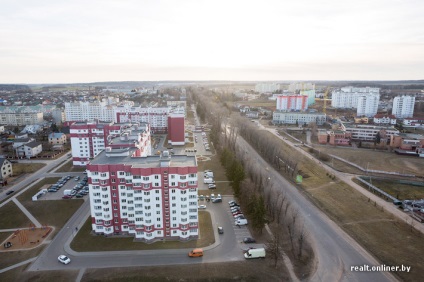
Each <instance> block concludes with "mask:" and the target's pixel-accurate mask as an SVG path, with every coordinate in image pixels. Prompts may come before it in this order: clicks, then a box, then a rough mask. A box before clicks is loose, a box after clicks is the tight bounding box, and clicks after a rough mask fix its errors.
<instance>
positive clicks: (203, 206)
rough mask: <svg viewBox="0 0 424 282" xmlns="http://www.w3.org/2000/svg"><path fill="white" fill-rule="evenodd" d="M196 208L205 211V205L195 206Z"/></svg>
mask: <svg viewBox="0 0 424 282" xmlns="http://www.w3.org/2000/svg"><path fill="white" fill-rule="evenodd" d="M197 208H198V209H199V210H200V209H202V210H204V209H206V205H200V206H197Z"/></svg>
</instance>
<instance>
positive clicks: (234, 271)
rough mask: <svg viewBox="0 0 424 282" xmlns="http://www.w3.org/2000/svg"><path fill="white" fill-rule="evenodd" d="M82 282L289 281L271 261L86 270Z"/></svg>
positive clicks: (283, 272)
mask: <svg viewBox="0 0 424 282" xmlns="http://www.w3.org/2000/svg"><path fill="white" fill-rule="evenodd" d="M81 281H171V282H172V281H174V282H177V281H244V282H256V281H289V276H288V275H287V274H286V273H285V271H281V270H278V269H275V268H274V267H273V266H272V265H271V263H270V262H269V261H268V260H246V261H241V262H226V263H207V264H192V265H190V266H184V265H182V266H180V265H175V266H157V267H137V268H112V269H95V270H91V269H89V270H87V272H86V273H85V275H84V276H83V278H82V280H81Z"/></svg>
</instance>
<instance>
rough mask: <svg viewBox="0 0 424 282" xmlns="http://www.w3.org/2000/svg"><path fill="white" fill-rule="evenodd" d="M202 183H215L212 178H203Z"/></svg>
mask: <svg viewBox="0 0 424 282" xmlns="http://www.w3.org/2000/svg"><path fill="white" fill-rule="evenodd" d="M203 183H205V184H215V181H214V180H213V178H205V179H204V180H203Z"/></svg>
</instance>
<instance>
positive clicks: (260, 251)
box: [244, 248, 265, 259]
mask: <svg viewBox="0 0 424 282" xmlns="http://www.w3.org/2000/svg"><path fill="white" fill-rule="evenodd" d="M264 257H265V249H264V248H257V249H249V250H247V252H245V253H244V258H246V259H253V258H264Z"/></svg>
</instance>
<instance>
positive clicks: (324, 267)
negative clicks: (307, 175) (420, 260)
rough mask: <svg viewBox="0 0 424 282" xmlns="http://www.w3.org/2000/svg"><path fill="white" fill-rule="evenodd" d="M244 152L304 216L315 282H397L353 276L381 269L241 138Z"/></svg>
mask: <svg viewBox="0 0 424 282" xmlns="http://www.w3.org/2000/svg"><path fill="white" fill-rule="evenodd" d="M237 142H238V144H239V145H240V146H241V148H242V150H244V151H247V152H249V156H250V157H251V158H253V159H254V160H255V162H256V163H257V165H258V169H261V168H266V170H267V171H268V173H269V177H270V181H272V182H274V185H273V187H274V189H283V190H284V192H285V193H286V195H287V196H288V197H289V199H290V201H291V204H292V206H294V207H295V208H297V210H298V211H299V214H300V215H301V216H302V218H303V220H304V223H305V227H306V229H307V232H308V233H309V234H310V237H311V238H312V241H313V247H314V250H315V255H316V256H317V258H318V265H317V269H316V272H315V274H314V275H313V277H311V280H312V281H397V279H396V278H395V277H394V276H393V275H391V274H390V273H384V272H352V271H351V270H350V267H351V266H362V265H365V264H366V265H370V266H376V265H380V263H379V262H378V261H376V260H375V259H374V258H373V257H372V256H371V255H370V254H369V253H368V252H367V251H366V250H365V249H363V248H362V247H361V246H360V245H359V244H358V243H356V241H354V240H353V239H352V238H351V237H350V236H349V235H348V234H347V233H346V232H344V231H343V230H342V229H341V228H340V227H338V226H337V225H336V224H335V223H334V222H333V221H331V220H330V219H329V218H328V217H327V216H326V215H325V214H324V213H322V212H321V211H320V210H319V209H318V208H317V207H315V206H314V205H313V204H312V203H310V202H309V200H307V199H306V198H305V197H304V196H303V195H302V194H301V193H300V192H299V190H298V189H297V188H296V187H295V186H294V185H293V184H292V183H290V182H289V181H287V180H286V179H285V178H284V177H282V176H281V175H280V174H279V173H278V172H277V171H275V170H274V169H273V168H272V167H269V165H268V163H267V162H265V161H264V160H263V159H262V158H261V157H260V156H259V155H258V154H257V153H256V151H255V150H254V149H253V148H251V146H250V145H249V144H247V142H245V141H244V140H243V139H242V138H241V137H238V138H237Z"/></svg>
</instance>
